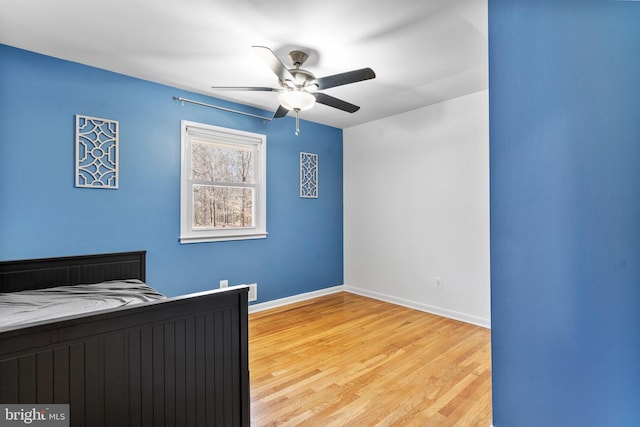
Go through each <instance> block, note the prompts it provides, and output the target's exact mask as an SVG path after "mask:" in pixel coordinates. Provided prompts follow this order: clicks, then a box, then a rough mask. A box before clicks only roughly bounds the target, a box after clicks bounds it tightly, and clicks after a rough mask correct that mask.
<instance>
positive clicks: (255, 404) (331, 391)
mask: <svg viewBox="0 0 640 427" xmlns="http://www.w3.org/2000/svg"><path fill="white" fill-rule="evenodd" d="M490 358H491V357H490V331H489V330H487V329H484V328H481V327H477V326H473V325H468V324H465V323H461V322H457V321H454V320H450V319H446V318H442V317H438V316H434V315H431V314H427V313H423V312H420V311H416V310H411V309H408V308H404V307H400V306H397V305H393V304H388V303H384V302H380V301H377V300H374V299H370V298H365V297H362V296H358V295H354V294H350V293H346V292H341V293H337V294H332V295H328V296H324V297H320V298H316V299H313V300H309V301H304V302H301V303H297V304H292V305H288V306H285V307H281V308H276V309H272V310H268V311H263V312H258V313H254V314H251V315H250V316H249V367H250V370H251V419H252V421H251V424H252V425H253V426H260V427H262V426H275V425H283V426H285V425H286V426H322V427H324V426H347V425H348V426H352V427H361V426H465V427H466V426H482V427H488V426H489V425H490V424H491V362H490Z"/></svg>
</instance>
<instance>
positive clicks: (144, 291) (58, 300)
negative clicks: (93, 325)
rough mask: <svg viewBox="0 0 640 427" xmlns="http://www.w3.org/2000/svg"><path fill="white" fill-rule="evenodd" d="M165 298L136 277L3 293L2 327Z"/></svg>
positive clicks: (0, 310) (0, 295) (0, 317)
mask: <svg viewBox="0 0 640 427" xmlns="http://www.w3.org/2000/svg"><path fill="white" fill-rule="evenodd" d="M164 298H165V296H164V295H162V294H160V293H158V292H157V291H156V290H155V289H153V288H151V287H150V286H148V285H146V284H145V283H143V282H141V281H140V280H136V279H129V280H120V281H110V282H103V283H96V284H92V285H75V286H59V287H56V288H47V289H38V290H33V291H21V292H11V293H0V328H5V327H8V326H17V325H21V324H26V323H31V322H39V321H44V320H51V319H56V318H59V317H64V316H71V315H76V314H82V313H87V312H91V311H96V310H104V309H108V308H114V307H122V306H126V305H131V304H138V303H142V302H147V301H155V300H159V299H164Z"/></svg>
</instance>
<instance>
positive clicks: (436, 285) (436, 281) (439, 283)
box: [433, 276, 442, 289]
mask: <svg viewBox="0 0 640 427" xmlns="http://www.w3.org/2000/svg"><path fill="white" fill-rule="evenodd" d="M433 287H434V288H436V289H442V277H440V276H436V277H434V278H433Z"/></svg>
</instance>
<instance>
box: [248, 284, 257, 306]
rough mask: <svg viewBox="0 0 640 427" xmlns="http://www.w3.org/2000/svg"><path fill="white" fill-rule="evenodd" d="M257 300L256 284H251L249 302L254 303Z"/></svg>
mask: <svg viewBox="0 0 640 427" xmlns="http://www.w3.org/2000/svg"><path fill="white" fill-rule="evenodd" d="M257 299H258V284H257V283H251V284H249V302H251V301H255V300H257Z"/></svg>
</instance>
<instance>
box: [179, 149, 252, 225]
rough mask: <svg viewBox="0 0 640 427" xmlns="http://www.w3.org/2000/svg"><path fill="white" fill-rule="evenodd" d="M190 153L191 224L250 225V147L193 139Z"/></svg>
mask: <svg viewBox="0 0 640 427" xmlns="http://www.w3.org/2000/svg"><path fill="white" fill-rule="evenodd" d="M191 156H192V159H191V167H192V169H191V171H192V177H191V178H192V179H193V181H194V185H193V227H194V228H214V229H215V228H245V227H253V226H254V200H255V189H254V188H253V186H252V185H253V184H254V183H255V179H254V155H253V148H252V147H251V146H249V145H247V146H246V147H244V146H239V145H237V144H234V145H231V144H225V143H216V142H211V141H206V140H199V139H196V138H194V139H193V140H192V144H191Z"/></svg>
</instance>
